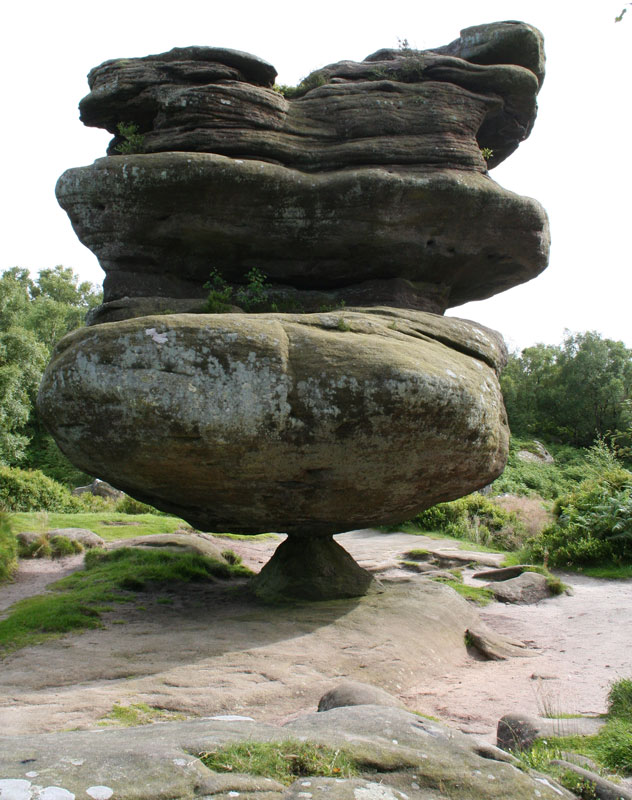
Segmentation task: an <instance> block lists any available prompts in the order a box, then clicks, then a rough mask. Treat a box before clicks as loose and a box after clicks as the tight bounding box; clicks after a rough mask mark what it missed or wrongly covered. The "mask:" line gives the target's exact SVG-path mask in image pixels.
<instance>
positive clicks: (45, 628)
mask: <svg viewBox="0 0 632 800" xmlns="http://www.w3.org/2000/svg"><path fill="white" fill-rule="evenodd" d="M250 575H252V573H251V572H250V570H249V569H247V568H246V567H243V566H240V565H230V564H224V563H221V562H219V561H215V560H213V559H212V558H208V557H206V556H201V555H198V554H196V553H171V552H159V553H156V552H152V551H147V550H138V549H134V548H127V547H123V548H120V549H118V550H113V551H112V552H106V551H105V550H97V549H95V550H90V551H88V552H87V553H86V557H85V569H83V570H80V571H78V572H74V573H73V574H72V575H68V576H67V577H65V578H62V580H60V581H57V582H56V583H54V584H53V585H52V587H51V588H52V590H53V591H52V592H51V593H47V594H42V595H36V596H35V597H29V598H27V599H25V600H21V601H20V602H19V603H16V604H15V605H13V606H12V607H11V610H10V614H9V616H8V617H7V618H6V619H4V620H0V652H1V653H3V654H4V655H6V654H7V653H10V652H13V651H15V650H18V649H20V648H21V647H26V646H27V645H30V644H36V643H37V642H41V641H44V640H45V639H50V638H53V637H57V636H61V635H63V634H65V633H70V632H72V631H82V630H87V629H88V628H99V627H102V626H103V622H102V619H101V614H102V612H104V611H106V610H109V609H108V604H111V603H125V602H134V601H135V600H137V595H136V593H137V592H153V591H155V592H160V590H161V588H164V586H165V585H166V584H168V585H173V584H174V583H176V584H178V583H180V584H182V583H191V582H205V581H209V582H213V581H216V580H229V579H231V578H239V577H245V576H250Z"/></svg>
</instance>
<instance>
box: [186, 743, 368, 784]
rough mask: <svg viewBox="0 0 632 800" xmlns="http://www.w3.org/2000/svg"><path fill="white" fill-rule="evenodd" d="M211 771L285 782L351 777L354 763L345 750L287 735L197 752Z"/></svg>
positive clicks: (354, 772) (354, 771)
mask: <svg viewBox="0 0 632 800" xmlns="http://www.w3.org/2000/svg"><path fill="white" fill-rule="evenodd" d="M200 760H201V761H202V763H203V764H205V765H206V766H207V767H208V768H209V769H211V770H213V771H214V772H235V773H247V774H249V775H261V776H263V777H266V778H273V779H274V780H277V781H279V783H283V784H285V785H286V786H289V784H291V783H293V782H294V781H295V780H296V779H297V778H310V777H326V778H350V777H353V776H354V775H358V774H359V770H358V765H357V763H356V762H355V761H354V760H353V759H352V758H351V757H350V756H349V755H347V754H346V753H345V752H344V750H340V749H336V750H334V749H333V748H331V747H326V746H325V745H321V744H312V743H310V742H299V741H295V740H292V739H288V740H286V741H284V742H239V743H237V744H231V745H227V746H226V747H221V748H218V749H217V750H213V751H211V752H207V753H202V754H200Z"/></svg>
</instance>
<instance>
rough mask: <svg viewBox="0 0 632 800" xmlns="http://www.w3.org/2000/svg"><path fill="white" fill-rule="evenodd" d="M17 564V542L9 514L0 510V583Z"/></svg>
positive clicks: (11, 572)
mask: <svg viewBox="0 0 632 800" xmlns="http://www.w3.org/2000/svg"><path fill="white" fill-rule="evenodd" d="M17 566H18V542H17V539H16V538H15V533H14V532H13V525H12V522H11V515H10V514H7V512H6V511H0V583H2V582H3V581H6V580H9V578H11V576H12V575H13V573H14V572H15V570H16V569H17Z"/></svg>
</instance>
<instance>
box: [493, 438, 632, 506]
mask: <svg viewBox="0 0 632 800" xmlns="http://www.w3.org/2000/svg"><path fill="white" fill-rule="evenodd" d="M545 447H546V449H547V450H548V451H549V452H550V453H551V454H552V455H553V457H554V458H555V462H554V463H552V464H547V463H545V462H537V461H536V462H534V461H523V460H522V459H520V458H519V457H518V452H519V451H520V450H528V451H531V452H537V451H536V450H535V448H534V447H533V440H531V439H518V438H516V437H513V436H512V438H511V441H510V444H509V457H508V459H507V466H506V467H505V470H504V472H503V473H502V475H501V476H500V477H499V478H497V479H496V480H495V481H494V483H493V484H492V493H493V494H515V495H523V496H530V495H534V494H535V495H539V496H540V497H543V498H544V499H545V500H555V499H556V498H558V497H560V496H562V495H566V494H568V493H569V492H571V491H573V490H574V489H576V488H577V485H578V484H579V483H581V482H582V481H585V480H587V479H589V478H594V477H595V476H597V475H600V474H601V473H603V472H608V471H609V470H612V469H617V468H618V467H620V466H621V462H620V460H619V459H618V458H617V455H616V453H615V452H614V450H613V449H612V448H611V447H610V446H609V445H608V443H607V442H605V441H604V439H603V438H599V437H598V438H597V440H596V441H595V442H594V444H593V445H592V447H589V448H583V447H582V448H577V447H570V446H569V445H555V444H549V443H547V444H546V445H545Z"/></svg>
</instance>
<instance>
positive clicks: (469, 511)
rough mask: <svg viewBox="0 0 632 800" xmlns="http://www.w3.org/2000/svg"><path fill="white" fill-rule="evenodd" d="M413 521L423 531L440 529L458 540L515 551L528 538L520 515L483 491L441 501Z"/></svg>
mask: <svg viewBox="0 0 632 800" xmlns="http://www.w3.org/2000/svg"><path fill="white" fill-rule="evenodd" d="M411 521H412V522H413V523H414V524H415V525H418V526H419V527H420V528H421V529H422V530H426V531H440V532H442V533H445V534H447V535H448V536H454V537H455V538H457V539H469V540H471V541H473V542H476V543H477V544H483V545H486V546H493V547H500V548H502V549H504V550H516V549H518V548H519V547H521V546H522V544H523V542H524V540H525V539H526V528H525V526H524V524H523V523H522V522H521V521H520V520H519V518H518V515H517V514H515V513H514V512H511V511H505V510H504V509H503V508H501V507H500V506H498V505H497V504H496V503H495V502H494V501H493V500H491V499H490V498H489V497H486V496H484V495H482V494H471V495H468V496H467V497H461V498H460V499H459V500H453V501H452V502H451V503H439V504H438V505H436V506H433V507H432V508H429V509H427V510H426V511H422V512H421V514H417V516H416V517H415V518H414V519H413V520H411Z"/></svg>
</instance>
